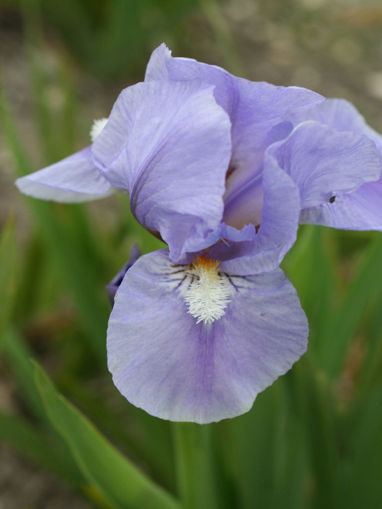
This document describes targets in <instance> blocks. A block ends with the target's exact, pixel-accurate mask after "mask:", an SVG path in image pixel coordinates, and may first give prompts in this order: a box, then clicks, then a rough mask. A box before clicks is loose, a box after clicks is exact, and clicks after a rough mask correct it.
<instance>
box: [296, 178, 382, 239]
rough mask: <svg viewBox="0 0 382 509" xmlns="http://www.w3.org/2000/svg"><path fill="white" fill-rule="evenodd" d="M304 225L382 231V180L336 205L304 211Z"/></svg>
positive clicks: (365, 186)
mask: <svg viewBox="0 0 382 509" xmlns="http://www.w3.org/2000/svg"><path fill="white" fill-rule="evenodd" d="M300 223H302V224H319V225H323V226H331V227H332V228H341V229H343V230H360V231H362V230H377V231H382V180H379V181H378V182H371V183H368V184H364V185H363V186H361V187H360V188H359V189H357V191H355V192H354V193H348V194H343V195H338V196H336V198H335V201H334V202H333V203H330V202H329V203H324V204H322V205H320V206H319V207H313V208H308V209H305V210H303V211H302V212H301V215H300Z"/></svg>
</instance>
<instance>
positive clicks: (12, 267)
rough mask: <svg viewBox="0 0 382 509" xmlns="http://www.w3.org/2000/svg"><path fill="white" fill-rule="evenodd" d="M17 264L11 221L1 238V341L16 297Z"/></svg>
mask: <svg viewBox="0 0 382 509" xmlns="http://www.w3.org/2000/svg"><path fill="white" fill-rule="evenodd" d="M16 263H17V257H16V243H15V238H14V230H13V222H12V221H9V222H8V224H7V225H6V227H5V229H4V230H3V231H2V233H1V237H0V302H1V306H0V341H1V340H2V336H3V333H4V331H5V329H6V328H7V325H8V321H9V318H10V314H11V308H12V305H13V300H14V296H15V288H16V282H15V279H16Z"/></svg>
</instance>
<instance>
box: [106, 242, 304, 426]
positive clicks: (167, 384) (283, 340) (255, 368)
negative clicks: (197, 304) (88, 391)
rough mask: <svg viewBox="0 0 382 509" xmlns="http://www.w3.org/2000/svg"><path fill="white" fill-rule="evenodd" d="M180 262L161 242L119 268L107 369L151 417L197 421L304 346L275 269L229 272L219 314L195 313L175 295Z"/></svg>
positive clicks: (236, 401)
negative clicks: (200, 316)
mask: <svg viewBox="0 0 382 509" xmlns="http://www.w3.org/2000/svg"><path fill="white" fill-rule="evenodd" d="M210 263H212V262H210ZM184 270H185V267H183V266H174V265H172V263H171V261H170V259H169V257H168V251H167V250H161V251H157V252H155V253H151V254H149V255H145V256H143V257H141V258H139V259H138V261H137V262H136V263H135V264H134V265H133V266H132V267H131V268H130V269H129V270H128V272H127V273H126V275H125V278H124V280H123V282H122V284H121V286H120V287H119V289H118V291H117V294H116V300H115V304H114V308H113V311H112V314H111V317H110V321H109V327H108V342H107V343H108V344H107V348H108V365H109V369H110V371H111V373H112V375H113V380H114V383H115V384H116V386H117V388H118V389H119V390H120V392H121V393H122V394H123V395H124V396H125V397H126V398H127V399H128V400H129V401H130V402H131V403H132V404H134V405H136V406H138V407H141V408H143V409H144V410H146V411H147V412H148V413H150V414H152V415H155V416H157V417H160V418H163V419H170V420H174V421H193V422H198V423H207V422H213V421H219V420H221V419H225V418H228V417H235V416H237V415H240V414H242V413H244V412H246V411H248V410H249V409H250V408H251V406H252V404H253V402H254V400H255V398H256V395H257V394H258V392H260V391H262V390H264V389H265V388H266V387H267V386H268V385H270V384H271V383H273V382H274V380H276V378H277V377H278V376H280V375H282V374H284V373H285V372H286V371H287V370H288V369H290V367H291V366H292V364H293V363H294V362H295V361H296V360H297V359H298V358H299V357H300V356H301V355H302V354H303V353H304V352H305V349H306V346H307V335H308V329H307V321H306V317H305V314H304V312H303V311H302V309H301V307H300V304H299V301H298V298H297V296H296V292H295V290H294V288H293V286H292V285H291V283H290V282H289V281H288V280H287V278H286V277H285V276H284V274H283V273H282V271H281V270H276V271H274V272H271V273H268V274H262V275H258V276H245V277H236V276H230V277H231V279H232V283H230V284H231V286H232V288H233V294H232V297H231V300H230V302H229V303H228V305H227V307H226V308H225V312H224V315H223V316H222V317H221V318H219V319H216V320H214V321H213V322H211V323H208V324H206V323H205V322H204V321H203V320H202V321H199V323H197V319H196V318H195V317H194V316H192V314H190V312H189V309H188V306H187V303H186V302H185V299H184V298H183V295H182V292H183V291H182V289H181V281H182V280H183V278H184ZM183 284H184V283H183Z"/></svg>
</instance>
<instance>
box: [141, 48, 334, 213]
mask: <svg viewBox="0 0 382 509" xmlns="http://www.w3.org/2000/svg"><path fill="white" fill-rule="evenodd" d="M145 79H146V80H179V81H189V80H195V79H197V80H201V81H202V82H203V83H208V84H211V85H214V87H215V89H214V95H215V99H216V102H217V103H218V104H220V106H222V108H224V110H225V111H226V112H227V113H228V115H229V117H230V120H231V123H232V160H231V171H230V175H229V178H228V179H227V186H226V193H225V200H226V206H230V203H229V202H230V200H235V198H236V195H237V193H241V192H242V189H243V187H246V186H247V185H248V183H249V181H251V180H252V179H254V178H256V176H257V175H258V174H259V173H260V172H261V165H262V160H263V155H264V151H265V150H266V148H267V147H268V146H269V145H270V144H272V143H274V142H276V141H278V140H281V139H283V138H285V137H286V136H287V135H288V134H289V133H290V131H291V130H292V127H293V126H292V124H291V122H290V121H289V120H286V117H287V113H288V112H289V111H293V110H294V109H295V108H302V109H304V108H308V107H311V106H312V105H314V104H316V103H318V102H321V101H323V100H324V98H323V97H322V96H321V95H319V94H317V93H315V92H312V91H311V90H307V89H304V88H300V87H282V86H275V85H271V84H269V83H264V82H253V81H249V80H245V79H242V78H237V77H236V76H233V75H232V74H230V73H228V72H227V71H225V70H224V69H222V68H220V67H217V66H215V65H208V64H204V63H201V62H198V61H196V60H193V59H190V58H173V57H171V52H170V50H169V49H168V48H167V47H166V46H165V45H164V44H162V45H161V46H159V47H158V48H157V49H156V50H155V51H154V52H153V54H152V56H151V58H150V61H149V64H148V66H147V70H146V78H145Z"/></svg>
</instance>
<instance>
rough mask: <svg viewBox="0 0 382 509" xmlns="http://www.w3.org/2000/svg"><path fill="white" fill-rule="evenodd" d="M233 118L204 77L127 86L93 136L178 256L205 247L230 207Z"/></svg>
mask: <svg viewBox="0 0 382 509" xmlns="http://www.w3.org/2000/svg"><path fill="white" fill-rule="evenodd" d="M230 128H231V125H230V121H229V119H228V116H227V114H226V113H225V112H224V111H223V109H222V108H221V107H220V106H218V105H217V104H216V101H215V99H214V96H213V88H212V87H211V86H206V85H203V84H201V83H200V82H195V81H193V82H189V83H182V82H158V81H155V82H154V81H152V82H147V83H140V84H138V85H135V86H132V87H129V88H127V89H126V90H124V91H123V92H122V93H121V95H120V96H119V98H118V100H117V102H116V104H115V105H114V107H113V110H112V112H111V115H110V117H109V121H108V123H107V124H106V126H105V128H104V129H103V131H102V133H101V134H100V135H99V137H98V138H97V139H96V140H95V142H94V144H93V154H94V158H95V161H96V162H97V165H99V166H100V167H101V168H103V171H104V174H105V176H106V178H107V179H108V180H110V182H111V183H112V184H113V185H114V186H115V187H118V188H122V189H125V190H127V191H128V192H129V193H130V194H131V201H130V204H131V208H132V210H133V213H134V215H135V216H136V218H137V219H138V221H139V222H140V223H141V224H142V225H143V226H145V227H146V228H147V229H148V230H151V231H155V232H159V233H160V235H161V237H162V238H163V240H164V241H165V242H167V243H168V245H169V248H170V253H171V257H172V260H173V261H174V262H179V261H181V259H182V257H184V254H185V253H186V252H187V250H191V251H192V250H195V249H202V248H203V247H206V246H207V245H208V244H207V237H208V234H209V233H210V232H211V231H212V230H214V229H215V228H216V227H217V226H218V225H219V223H220V221H221V218H222V215H223V194H224V189H225V174H226V171H227V169H228V164H229V160H230V157H231V136H230Z"/></svg>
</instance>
